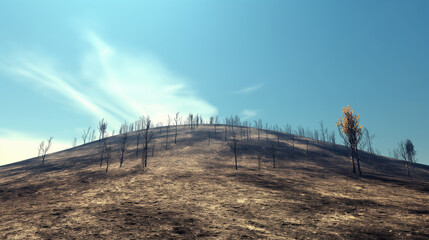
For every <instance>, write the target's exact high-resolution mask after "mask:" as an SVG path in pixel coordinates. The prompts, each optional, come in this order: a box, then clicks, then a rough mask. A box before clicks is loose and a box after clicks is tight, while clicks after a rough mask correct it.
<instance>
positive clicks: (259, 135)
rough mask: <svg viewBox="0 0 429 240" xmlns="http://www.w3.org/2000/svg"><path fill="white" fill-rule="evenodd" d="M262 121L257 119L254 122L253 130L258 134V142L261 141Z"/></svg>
mask: <svg viewBox="0 0 429 240" xmlns="http://www.w3.org/2000/svg"><path fill="white" fill-rule="evenodd" d="M262 126H263V125H262V119H259V120H258V121H256V120H255V128H256V130H257V133H258V141H260V140H261V131H262Z"/></svg>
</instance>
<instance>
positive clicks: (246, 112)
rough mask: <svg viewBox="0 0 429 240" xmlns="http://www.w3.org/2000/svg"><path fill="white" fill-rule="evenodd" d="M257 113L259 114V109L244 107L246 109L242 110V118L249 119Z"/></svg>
mask: <svg viewBox="0 0 429 240" xmlns="http://www.w3.org/2000/svg"><path fill="white" fill-rule="evenodd" d="M256 115H258V111H257V110H249V109H244V110H243V111H242V112H241V118H242V119H243V120H247V119H249V118H253V117H255V116H256Z"/></svg>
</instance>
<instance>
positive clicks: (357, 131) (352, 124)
mask: <svg viewBox="0 0 429 240" xmlns="http://www.w3.org/2000/svg"><path fill="white" fill-rule="evenodd" d="M342 111H343V114H344V116H342V118H340V119H338V122H337V127H338V131H339V132H340V135H341V137H342V138H343V139H344V142H345V143H346V145H347V146H348V147H349V148H350V158H351V159H352V163H353V172H354V173H356V167H355V158H356V162H357V166H358V171H359V175H362V172H361V170H360V162H359V154H358V144H359V142H360V140H361V139H362V135H363V134H362V126H359V114H358V115H353V110H352V109H351V108H350V105H348V106H347V107H344V108H343V109H342Z"/></svg>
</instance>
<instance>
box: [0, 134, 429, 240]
mask: <svg viewBox="0 0 429 240" xmlns="http://www.w3.org/2000/svg"><path fill="white" fill-rule="evenodd" d="M165 130H166V129H165V128H163V129H155V130H154V132H155V137H156V142H155V143H156V145H155V152H154V157H149V159H148V168H147V169H145V171H144V172H143V171H142V169H141V154H139V156H138V157H136V156H135V147H136V146H135V145H136V136H135V134H133V135H132V136H131V138H130V141H129V145H128V151H127V156H126V158H125V162H124V164H123V166H122V168H119V162H118V160H117V159H118V155H117V151H118V149H119V146H118V145H116V149H115V154H116V155H115V159H114V161H113V163H112V165H111V167H110V168H109V172H107V173H106V172H105V168H104V167H105V164H104V163H103V167H101V168H100V166H99V154H98V148H97V145H98V144H97V143H90V144H86V145H83V146H79V147H77V148H74V149H70V150H67V151H63V152H59V153H55V154H52V155H49V156H48V157H47V160H46V163H45V165H43V166H41V165H40V160H39V159H30V160H27V161H23V162H20V163H16V164H11V165H8V166H4V167H0V206H1V210H0V238H2V239H37V238H42V239H141V238H150V239H200V238H203V239H204V238H206V239H239V238H269V239H294V238H311V239H314V238H324V239H337V238H338V239H344V238H347V239H350V238H359V239H367V238H369V239H371V238H372V239H383V238H384V239H395V238H396V239H403V238H413V239H428V238H429V206H428V203H429V184H428V182H429V181H428V180H429V170H428V167H427V166H424V165H416V166H414V168H413V169H412V174H413V177H412V178H409V177H406V176H405V174H406V171H405V169H404V167H403V165H402V164H401V163H400V162H398V161H393V160H389V159H387V158H383V157H379V156H378V157H369V156H368V155H365V156H364V159H363V163H362V171H363V173H364V176H363V177H360V178H357V177H355V176H354V175H353V174H352V168H351V163H350V160H349V159H348V158H347V157H346V155H345V154H346V150H345V149H343V148H342V147H339V146H337V147H336V148H335V149H334V147H333V146H331V145H329V146H328V145H326V146H322V145H321V144H319V143H314V142H312V141H309V143H308V152H307V151H306V149H307V141H306V139H300V138H296V137H294V138H295V140H294V143H292V136H291V135H286V134H280V142H279V143H277V137H276V134H277V133H274V132H269V135H268V139H269V140H268V142H267V140H266V135H265V132H263V133H262V135H261V140H260V141H257V134H256V130H254V129H253V130H252V131H253V132H252V135H251V137H252V139H251V140H247V137H244V138H243V141H242V142H241V143H240V152H239V159H238V164H239V169H238V170H235V169H234V160H233V153H232V152H231V150H230V149H229V147H228V145H227V144H226V143H225V142H224V141H223V140H224V128H223V127H222V128H218V129H217V133H216V134H214V129H213V127H209V126H200V127H199V128H197V129H196V130H194V131H193V132H192V133H191V131H190V129H189V128H181V129H180V131H179V135H178V142H177V145H175V144H174V140H173V138H172V137H171V136H172V135H170V144H169V148H168V150H165V134H166V133H165ZM172 132H173V131H171V129H170V134H171V133H172ZM209 132H211V134H210V135H211V140H210V145H209V141H208V135H209ZM213 136H216V137H215V139H213ZM109 141H111V142H113V143H119V141H120V138H119V137H117V136H116V137H113V138H109ZM271 141H275V144H274V145H275V146H276V158H277V160H276V165H277V166H276V168H273V162H272V155H271V153H272V151H271V146H272V145H271ZM140 148H141V146H140ZM258 152H259V153H261V154H262V160H263V162H262V167H261V170H258V161H257V157H256V156H257V153H258Z"/></svg>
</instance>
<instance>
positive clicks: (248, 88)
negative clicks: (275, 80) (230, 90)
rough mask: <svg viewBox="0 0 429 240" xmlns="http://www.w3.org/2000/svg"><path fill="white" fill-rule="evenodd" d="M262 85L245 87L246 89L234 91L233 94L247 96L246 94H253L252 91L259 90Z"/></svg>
mask: <svg viewBox="0 0 429 240" xmlns="http://www.w3.org/2000/svg"><path fill="white" fill-rule="evenodd" d="M263 85H264V84H262V83H261V84H257V85H253V86H250V87H246V88H243V89H240V90H238V91H235V92H234V93H235V94H247V93H251V92H254V91H256V90H258V89H260V88H261V87H262V86H263Z"/></svg>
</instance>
